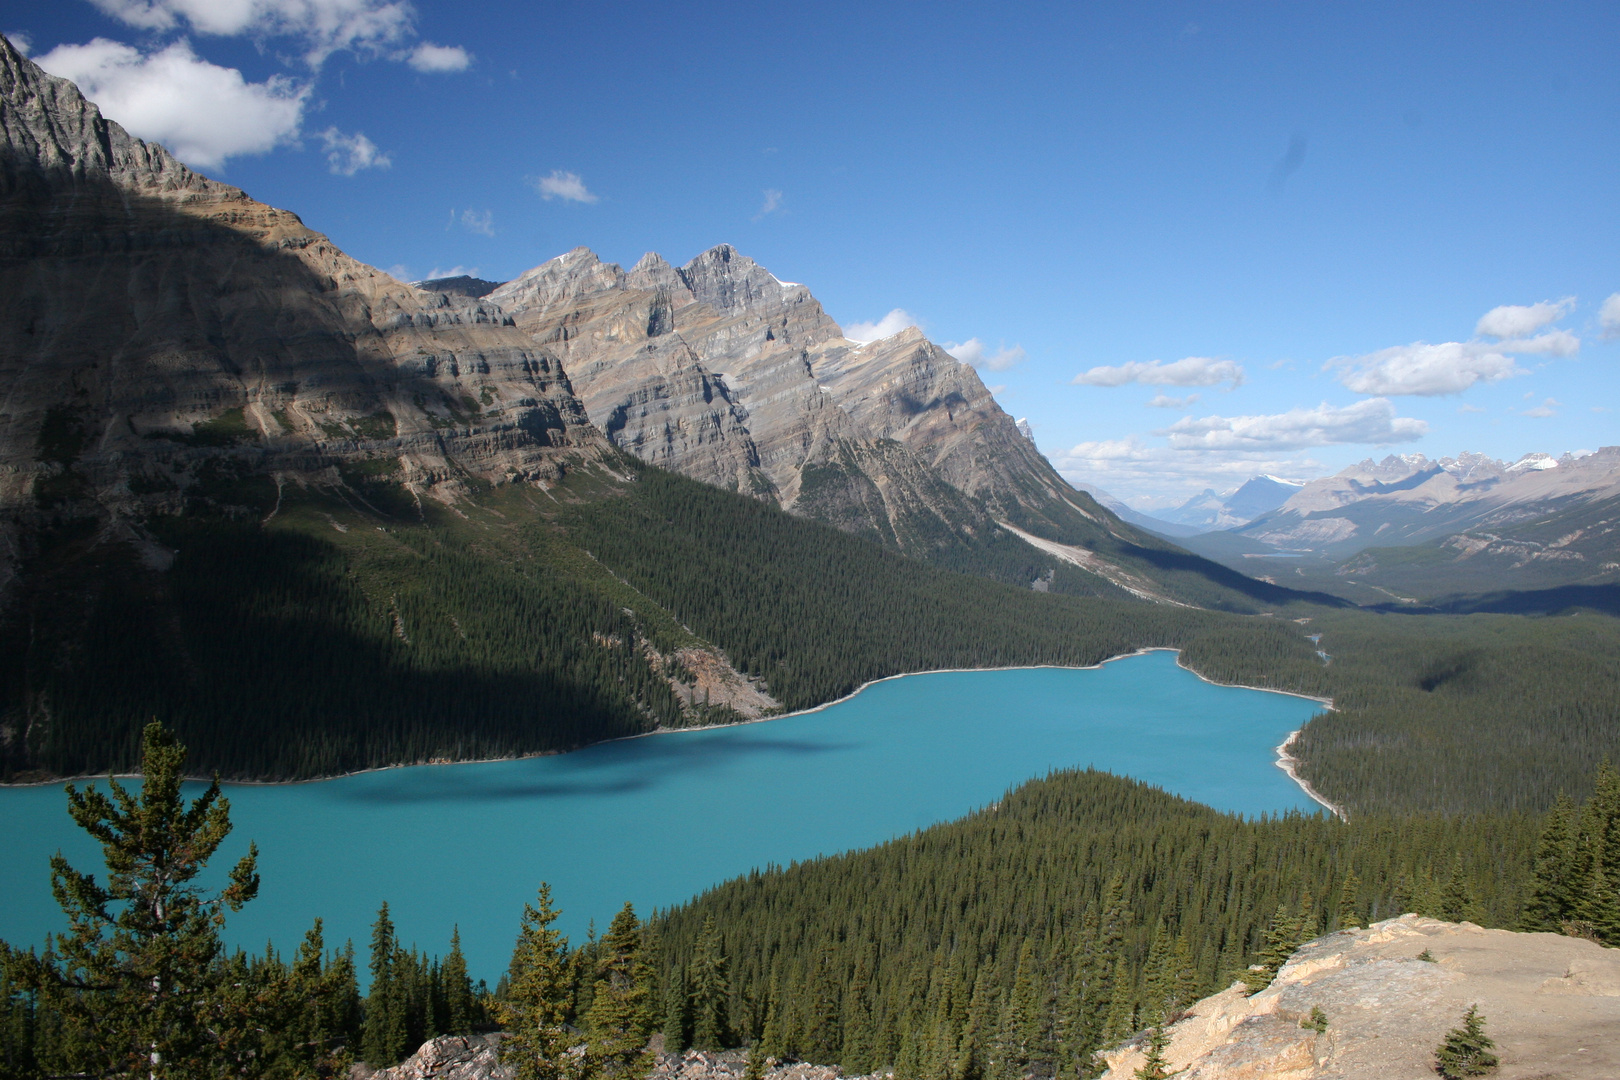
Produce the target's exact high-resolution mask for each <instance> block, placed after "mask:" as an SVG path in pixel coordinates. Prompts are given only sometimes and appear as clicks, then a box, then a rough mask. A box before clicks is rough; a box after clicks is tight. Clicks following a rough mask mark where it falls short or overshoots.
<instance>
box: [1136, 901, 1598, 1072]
mask: <svg viewBox="0 0 1620 1080" xmlns="http://www.w3.org/2000/svg"><path fill="white" fill-rule="evenodd" d="M1425 950H1427V951H1428V953H1429V955H1431V956H1432V957H1433V958H1434V960H1433V962H1432V963H1431V962H1428V961H1425V960H1420V959H1418V956H1419V955H1420V954H1422V953H1423V952H1424V951H1425ZM1476 1004H1477V1005H1478V1006H1479V1011H1480V1013H1481V1015H1483V1016H1484V1017H1485V1020H1486V1034H1488V1035H1489V1036H1490V1037H1491V1038H1492V1039H1494V1040H1495V1041H1496V1053H1497V1055H1498V1057H1500V1059H1501V1068H1500V1070H1499V1071H1498V1072H1497V1073H1495V1074H1494V1075H1496V1076H1499V1077H1502V1078H1503V1080H1513V1078H1521V1080H1613V1078H1614V1077H1617V1076H1620V950H1614V949H1604V948H1602V947H1601V946H1598V945H1595V944H1593V943H1592V942H1589V941H1583V940H1581V939H1578V938H1569V937H1562V936H1559V935H1557V934H1517V933H1513V932H1511V931H1507V930H1483V929H1481V928H1479V927H1477V926H1475V925H1473V924H1472V923H1466V922H1465V923H1446V922H1440V921H1437V920H1435V919H1426V918H1421V917H1419V916H1416V915H1403V916H1401V917H1400V918H1398V919H1391V920H1389V921H1387V922H1381V923H1377V924H1375V925H1374V926H1372V927H1371V928H1369V929H1364V930H1347V931H1341V932H1340V933H1337V934H1330V935H1328V936H1327V937H1324V938H1320V939H1318V940H1316V941H1313V942H1311V943H1310V944H1308V945H1306V946H1305V947H1304V948H1302V949H1300V950H1299V951H1298V952H1297V953H1295V954H1294V957H1293V959H1292V960H1290V961H1289V963H1288V964H1287V965H1286V966H1285V967H1284V968H1283V969H1282V970H1281V971H1280V972H1279V973H1278V975H1277V978H1276V980H1275V981H1274V982H1273V983H1272V985H1271V986H1270V987H1268V988H1267V989H1266V990H1264V991H1262V992H1261V993H1259V994H1256V995H1254V996H1253V997H1245V996H1244V995H1243V993H1242V991H1241V988H1240V987H1238V986H1234V987H1232V988H1230V989H1227V990H1224V991H1222V992H1221V993H1219V994H1216V995H1214V996H1212V997H1207V998H1205V999H1204V1000H1202V1001H1200V1002H1199V1003H1198V1004H1197V1005H1195V1006H1193V1007H1192V1009H1191V1015H1190V1016H1188V1017H1187V1018H1186V1019H1184V1020H1181V1021H1179V1022H1177V1023H1176V1024H1175V1025H1174V1026H1172V1027H1171V1028H1170V1029H1169V1031H1170V1034H1171V1043H1170V1048H1169V1051H1168V1055H1167V1056H1168V1057H1169V1059H1170V1061H1171V1063H1172V1067H1173V1068H1176V1069H1185V1070H1186V1071H1185V1072H1184V1073H1181V1074H1180V1075H1181V1076H1183V1077H1185V1078H1186V1080H1238V1078H1248V1077H1256V1078H1258V1077H1265V1078H1267V1080H1278V1078H1287V1080H1429V1078H1432V1077H1433V1076H1434V1075H1435V1074H1434V1067H1433V1066H1434V1049H1435V1047H1437V1046H1438V1045H1439V1044H1440V1042H1441V1040H1442V1039H1443V1038H1444V1037H1445V1035H1446V1032H1448V1031H1450V1030H1451V1029H1452V1028H1455V1027H1457V1026H1458V1025H1459V1023H1460V1022H1461V1018H1462V1014H1463V1012H1464V1011H1465V1010H1466V1009H1467V1008H1468V1007H1469V1006H1470V1005H1476ZM1313 1008H1315V1009H1321V1010H1322V1012H1323V1013H1324V1014H1326V1017H1327V1031H1326V1032H1324V1033H1321V1034H1318V1033H1317V1032H1316V1031H1313V1030H1310V1029H1307V1028H1302V1027H1301V1026H1300V1023H1301V1021H1304V1020H1308V1019H1309V1018H1310V1016H1311V1010H1312V1009H1313ZM1144 1042H1145V1038H1144V1037H1143V1036H1138V1037H1137V1038H1136V1039H1135V1040H1133V1041H1132V1042H1131V1043H1128V1044H1126V1045H1125V1046H1124V1047H1121V1048H1120V1049H1118V1050H1115V1051H1113V1052H1111V1053H1109V1054H1107V1055H1105V1056H1106V1058H1107V1060H1108V1063H1109V1066H1110V1067H1109V1071H1108V1072H1107V1073H1105V1074H1104V1076H1105V1080H1126V1078H1128V1077H1130V1076H1132V1075H1133V1074H1134V1073H1135V1071H1136V1069H1138V1068H1139V1067H1140V1066H1141V1064H1142V1062H1143V1050H1142V1047H1143V1044H1144Z"/></svg>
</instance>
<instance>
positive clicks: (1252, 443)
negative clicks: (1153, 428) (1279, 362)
mask: <svg viewBox="0 0 1620 1080" xmlns="http://www.w3.org/2000/svg"><path fill="white" fill-rule="evenodd" d="M1428 430H1429V425H1428V424H1426V423H1425V422H1423V421H1422V420H1417V419H1414V418H1411V417H1401V416H1396V415H1395V406H1394V405H1393V404H1391V403H1390V402H1389V400H1388V399H1387V398H1369V399H1368V400H1366V401H1358V402H1356V403H1355V404H1354V405H1347V406H1345V407H1343V408H1337V407H1335V406H1332V405H1329V404H1327V403H1326V402H1323V403H1322V404H1321V405H1318V406H1317V407H1316V408H1314V409H1307V408H1298V409H1290V410H1288V411H1287V412H1285V413H1273V414H1271V415H1266V416H1231V417H1228V416H1202V417H1197V418H1194V417H1190V416H1189V417H1185V418H1184V419H1181V420H1178V421H1176V422H1175V423H1174V424H1171V425H1170V426H1169V427H1168V428H1165V429H1164V430H1163V431H1159V432H1155V434H1157V435H1163V436H1165V437H1167V438H1168V439H1169V440H1170V446H1171V447H1172V448H1173V449H1177V450H1273V451H1275V450H1297V449H1301V448H1304V447H1308V446H1332V445H1335V444H1339V443H1373V444H1378V445H1383V444H1387V443H1397V442H1410V441H1411V440H1413V439H1418V438H1422V437H1423V435H1424V434H1425V433H1427V432H1428Z"/></svg>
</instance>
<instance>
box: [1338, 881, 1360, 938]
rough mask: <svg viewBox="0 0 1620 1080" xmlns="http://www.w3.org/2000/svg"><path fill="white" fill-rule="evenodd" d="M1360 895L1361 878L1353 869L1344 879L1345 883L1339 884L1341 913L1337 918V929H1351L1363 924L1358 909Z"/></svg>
mask: <svg viewBox="0 0 1620 1080" xmlns="http://www.w3.org/2000/svg"><path fill="white" fill-rule="evenodd" d="M1360 895H1361V879H1360V878H1359V877H1357V876H1356V872H1355V871H1354V870H1352V871H1350V873H1349V876H1347V877H1346V878H1345V879H1344V883H1343V884H1342V885H1340V886H1339V913H1338V918H1337V919H1336V920H1335V921H1336V922H1337V923H1338V926H1337V927H1336V929H1339V930H1350V929H1353V928H1356V927H1359V926H1360V925H1361V916H1360V915H1359V914H1357V911H1356V903H1357V898H1358V897H1360Z"/></svg>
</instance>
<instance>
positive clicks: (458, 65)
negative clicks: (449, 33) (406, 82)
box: [405, 41, 472, 74]
mask: <svg viewBox="0 0 1620 1080" xmlns="http://www.w3.org/2000/svg"><path fill="white" fill-rule="evenodd" d="M405 62H406V63H407V64H409V65H411V67H413V68H415V69H416V70H417V71H423V72H428V73H430V74H437V73H439V72H446V71H466V70H467V68H468V67H469V66H470V65H471V64H472V54H471V53H469V52H468V51H467V50H466V49H463V48H462V47H461V46H460V45H435V44H433V42H431V41H424V42H421V43H420V44H418V45H417V46H416V48H414V49H412V50H411V51H410V52H409V53H408V54H407V55H406V57H405Z"/></svg>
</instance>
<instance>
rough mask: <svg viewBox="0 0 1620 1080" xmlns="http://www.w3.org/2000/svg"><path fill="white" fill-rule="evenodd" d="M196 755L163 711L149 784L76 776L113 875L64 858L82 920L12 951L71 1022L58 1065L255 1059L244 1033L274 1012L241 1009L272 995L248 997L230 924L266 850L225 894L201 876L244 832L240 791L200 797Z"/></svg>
mask: <svg viewBox="0 0 1620 1080" xmlns="http://www.w3.org/2000/svg"><path fill="white" fill-rule="evenodd" d="M185 760H186V751H185V749H184V747H182V746H181V745H180V744H179V743H177V742H176V741H175V739H174V737H173V736H172V735H171V734H170V733H169V732H168V731H167V730H166V729H164V727H163V726H162V725H161V724H158V723H157V722H155V721H154V722H153V723H150V724H148V725H147V726H146V729H145V731H144V732H143V735H142V742H141V772H142V774H143V777H144V780H143V783H142V785H141V790H140V792H139V794H132V793H130V792H129V791H128V790H127V789H125V788H124V787H123V786H122V785H120V784H119V783H118V782H117V781H116V780H111V779H109V780H108V787H109V789H110V797H109V795H104V794H102V793H101V792H100V791H98V790H97V789H96V788H95V787H94V786H91V787H90V788H88V789H86V790H84V791H82V792H81V791H79V790H78V789H77V788H76V787H75V786H74V785H72V784H69V785H68V786H67V797H68V813H69V814H70V815H71V816H72V818H73V820H74V821H75V822H76V823H77V824H78V825H79V827H80V828H82V829H84V830H85V831H86V832H88V833H89V834H90V835H91V836H92V837H94V838H95V839H96V840H97V841H99V842H100V843H101V846H102V852H103V856H104V858H105V861H106V865H107V879H106V882H107V883H106V885H105V886H103V885H100V884H98V883H97V882H96V879H95V878H94V877H93V876H92V875H90V874H85V873H81V872H80V871H78V870H75V869H74V868H73V867H72V866H71V865H69V863H68V862H67V860H66V859H65V858H64V857H63V856H61V855H56V856H53V857H52V859H51V885H52V889H53V891H54V892H55V894H56V899H57V902H58V903H59V904H61V906H62V909H63V911H64V912H65V913H66V915H67V918H68V923H69V930H68V932H67V933H65V934H56V935H54V936H53V945H52V948H51V949H50V950H49V951H47V952H46V953H45V954H44V955H43V956H41V957H37V958H36V957H34V956H33V954H31V953H27V954H19V953H17V952H15V951H14V950H13V951H10V952H8V953H7V958H8V964H7V968H8V972H9V976H10V978H11V979H13V980H14V981H15V982H14V985H15V984H19V983H20V984H21V985H22V986H23V987H24V988H26V990H27V991H28V992H30V993H32V994H34V995H35V1000H36V1001H37V1003H38V1004H37V1009H38V1011H39V1012H40V1013H46V1012H48V1013H49V1014H50V1015H51V1017H52V1019H51V1023H52V1024H53V1025H54V1026H55V1027H57V1028H58V1030H59V1035H58V1039H59V1042H58V1045H57V1050H58V1051H59V1052H60V1054H61V1055H62V1056H63V1059H64V1060H61V1061H59V1062H55V1063H53V1069H55V1071H58V1072H69V1073H76V1074H88V1075H94V1076H101V1077H115V1076H128V1077H137V1076H138V1077H142V1078H146V1080H164V1078H169V1077H174V1078H180V1077H192V1076H214V1075H223V1074H225V1073H227V1072H230V1071H232V1070H233V1069H235V1068H236V1067H237V1065H238V1064H239V1063H240V1062H241V1061H242V1060H243V1057H244V1055H245V1056H246V1057H247V1058H248V1059H249V1060H252V1059H253V1057H254V1053H253V1051H252V1049H251V1047H246V1046H243V1045H242V1044H241V1042H240V1041H239V1038H252V1037H253V1036H254V1035H255V1034H256V1033H257V1031H258V1030H259V1029H260V1027H261V1025H262V1023H263V1021H262V1020H261V1021H258V1022H257V1023H256V1022H255V1020H254V1018H253V1017H251V1016H242V1015H241V1014H240V1013H239V1012H238V1010H239V1009H240V1008H242V1007H248V1008H253V1007H255V1006H256V1005H257V1004H258V1003H259V1001H258V997H257V995H254V996H253V997H251V998H247V997H242V996H240V995H239V994H238V992H237V990H236V988H235V986H234V984H233V982H232V975H233V973H232V972H231V970H230V967H229V964H228V963H227V962H226V961H225V958H224V957H222V949H221V946H220V941H219V928H220V926H221V925H222V924H223V922H224V915H225V912H226V911H238V910H240V909H241V907H242V905H243V904H245V903H247V902H248V901H250V900H252V899H253V898H254V897H255V896H256V895H257V894H258V891H259V875H258V873H257V871H256V869H255V864H256V860H257V855H258V852H257V849H256V848H255V847H254V846H253V845H251V844H250V845H249V847H248V853H247V855H245V856H244V857H243V858H242V859H241V860H240V861H239V862H237V864H236V866H235V867H234V868H232V869H231V871H230V872H229V874H228V876H227V884H226V886H225V888H224V889H222V890H221V891H220V892H218V893H214V894H210V893H206V892H204V891H203V889H202V888H201V887H200V886H198V885H197V884H196V878H197V876H198V875H199V874H200V873H201V872H202V871H203V869H204V867H205V866H206V864H207V862H208V860H209V859H210V858H211V857H212V856H213V855H214V853H215V852H216V851H218V849H219V846H220V844H221V843H222V842H223V841H224V839H225V837H226V835H227V834H229V832H230V831H231V822H230V801H229V800H228V799H225V798H224V797H222V796H221V795H220V790H219V782H218V780H217V779H216V780H215V781H214V782H213V783H212V784H210V785H209V787H208V789H207V790H206V791H205V792H203V794H202V795H201V796H199V797H198V798H197V799H196V800H195V801H193V802H192V803H191V804H190V805H189V806H188V805H186V802H185V800H184V799H183V797H182V796H181V792H180V785H181V781H182V780H183V779H184V775H185V773H184V768H185ZM227 1032H229V1033H231V1034H230V1035H229V1036H228V1038H229V1039H230V1041H231V1042H232V1043H234V1045H229V1046H228V1045H226V1042H227V1035H226V1034H225V1033H227Z"/></svg>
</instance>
